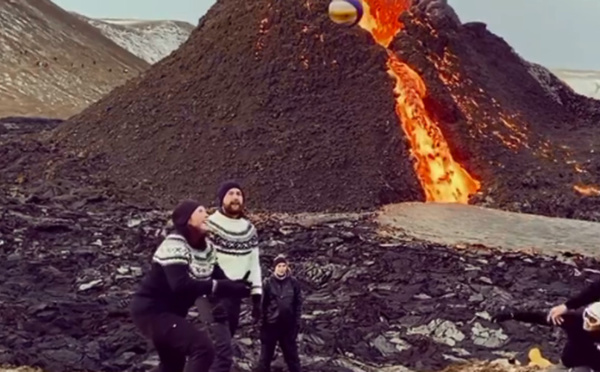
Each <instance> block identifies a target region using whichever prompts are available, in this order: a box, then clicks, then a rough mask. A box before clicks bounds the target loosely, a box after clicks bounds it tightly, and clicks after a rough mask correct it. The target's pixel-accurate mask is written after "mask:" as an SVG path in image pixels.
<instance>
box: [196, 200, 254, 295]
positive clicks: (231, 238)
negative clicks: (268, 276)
mask: <svg viewBox="0 0 600 372" xmlns="http://www.w3.org/2000/svg"><path fill="white" fill-rule="evenodd" d="M208 226H209V228H210V230H211V234H210V237H209V241H210V242H211V244H212V245H213V246H214V248H215V250H216V252H217V260H218V262H219V266H220V267H221V269H222V270H223V271H224V272H225V275H227V277H228V278H229V279H232V280H236V279H241V278H243V277H244V275H245V274H246V272H247V271H250V277H249V280H250V282H252V291H251V294H253V295H262V273H261V268H260V260H259V257H260V256H259V249H258V235H257V232H256V228H255V227H254V225H253V224H252V223H251V222H250V221H249V220H247V219H246V218H230V217H228V216H226V215H224V214H223V213H221V212H220V211H216V212H215V213H213V214H212V215H210V217H209V218H208Z"/></svg>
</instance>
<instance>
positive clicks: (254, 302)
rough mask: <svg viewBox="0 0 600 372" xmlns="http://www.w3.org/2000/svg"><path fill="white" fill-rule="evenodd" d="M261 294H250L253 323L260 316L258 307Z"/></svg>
mask: <svg viewBox="0 0 600 372" xmlns="http://www.w3.org/2000/svg"><path fill="white" fill-rule="evenodd" d="M260 300H261V295H252V320H254V323H258V321H259V320H260V316H261V308H260Z"/></svg>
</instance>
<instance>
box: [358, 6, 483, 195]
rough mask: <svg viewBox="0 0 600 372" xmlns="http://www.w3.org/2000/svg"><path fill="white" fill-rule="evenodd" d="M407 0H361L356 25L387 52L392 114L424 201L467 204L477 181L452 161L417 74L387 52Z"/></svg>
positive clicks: (477, 185) (399, 27)
mask: <svg viewBox="0 0 600 372" xmlns="http://www.w3.org/2000/svg"><path fill="white" fill-rule="evenodd" d="M410 2H411V1H410V0H363V6H364V16H363V18H362V20H361V21H360V23H359V25H360V26H361V27H362V28H364V29H365V30H367V31H368V32H369V33H370V34H371V35H373V39H374V40H375V41H376V42H377V43H378V44H380V45H381V46H383V47H384V48H386V50H387V52H388V63H387V67H388V73H389V74H390V75H391V76H392V77H393V78H394V79H395V80H396V86H395V88H394V93H395V95H396V114H397V115H398V117H399V119H400V122H401V123H402V129H403V130H404V133H405V134H406V136H407V137H408V139H409V140H410V143H411V153H412V155H413V156H414V157H415V160H416V161H415V171H416V174H417V178H418V179H419V182H420V183H421V186H422V187H423V190H424V191H425V196H426V200H427V201H434V202H458V203H465V204H466V203H468V201H469V196H470V195H472V194H474V193H476V192H477V191H478V190H479V188H480V186H481V185H480V183H479V181H477V180H475V179H473V177H471V176H470V175H469V173H468V172H467V171H466V170H465V169H464V168H463V167H462V166H461V165H460V164H458V163H457V162H455V161H454V159H453V158H452V154H451V153H450V148H449V146H448V143H447V142H446V140H445V139H444V136H443V134H442V132H441V131H440V129H439V128H438V126H437V124H436V123H435V122H434V121H433V120H432V119H431V118H430V117H429V114H428V113H427V110H426V109H425V104H424V103H423V98H424V97H425V95H426V93H427V88H426V86H425V82H424V81H423V79H421V77H420V76H419V74H417V73H416V72H415V71H414V70H413V69H411V68H410V67H409V66H408V65H407V64H405V63H403V62H401V61H400V60H399V59H398V57H397V56H396V55H395V54H394V53H393V52H392V51H390V50H389V49H388V45H389V44H390V42H391V41H392V40H393V38H394V36H395V35H396V34H397V33H398V31H400V29H401V28H402V26H403V25H402V23H401V22H400V21H399V20H398V16H399V15H400V14H402V12H404V11H405V10H407V9H408V8H409V6H410Z"/></svg>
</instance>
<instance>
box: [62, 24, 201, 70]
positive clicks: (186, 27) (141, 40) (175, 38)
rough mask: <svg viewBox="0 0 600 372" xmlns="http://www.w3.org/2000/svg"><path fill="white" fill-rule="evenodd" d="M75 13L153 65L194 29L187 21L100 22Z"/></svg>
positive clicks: (177, 45)
mask: <svg viewBox="0 0 600 372" xmlns="http://www.w3.org/2000/svg"><path fill="white" fill-rule="evenodd" d="M73 14H74V15H76V16H77V17H79V18H80V19H83V20H85V21H86V22H88V23H89V24H90V25H92V26H94V27H96V28H97V29H98V30H100V32H101V33H102V34H103V35H104V36H106V37H108V38H109V39H111V40H112V41H113V42H115V43H116V44H117V45H119V46H121V47H122V48H124V49H126V50H128V51H129V52H130V53H132V54H134V55H136V56H137V57H139V58H141V59H143V60H145V61H146V62H148V63H150V64H153V63H156V62H158V61H160V60H161V59H163V58H164V57H166V56H168V55H169V54H170V53H171V52H172V51H174V50H176V49H177V48H179V46H180V45H181V44H183V43H184V42H185V41H186V40H187V39H188V37H189V36H190V34H191V33H192V30H193V29H194V26H193V25H192V24H190V23H187V22H183V21H173V20H143V19H121V18H101V19H96V18H88V17H85V16H83V15H81V14H77V13H73Z"/></svg>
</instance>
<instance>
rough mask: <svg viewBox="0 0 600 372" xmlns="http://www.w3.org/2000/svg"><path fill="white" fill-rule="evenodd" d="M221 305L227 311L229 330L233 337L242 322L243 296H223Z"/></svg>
mask: <svg viewBox="0 0 600 372" xmlns="http://www.w3.org/2000/svg"><path fill="white" fill-rule="evenodd" d="M221 305H222V306H223V307H224V308H225V310H226V311H227V317H228V320H227V323H228V325H229V332H230V334H231V337H232V338H233V335H234V334H235V331H236V330H237V329H238V326H239V324H240V310H241V307H242V299H241V298H230V297H228V298H223V299H221Z"/></svg>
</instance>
